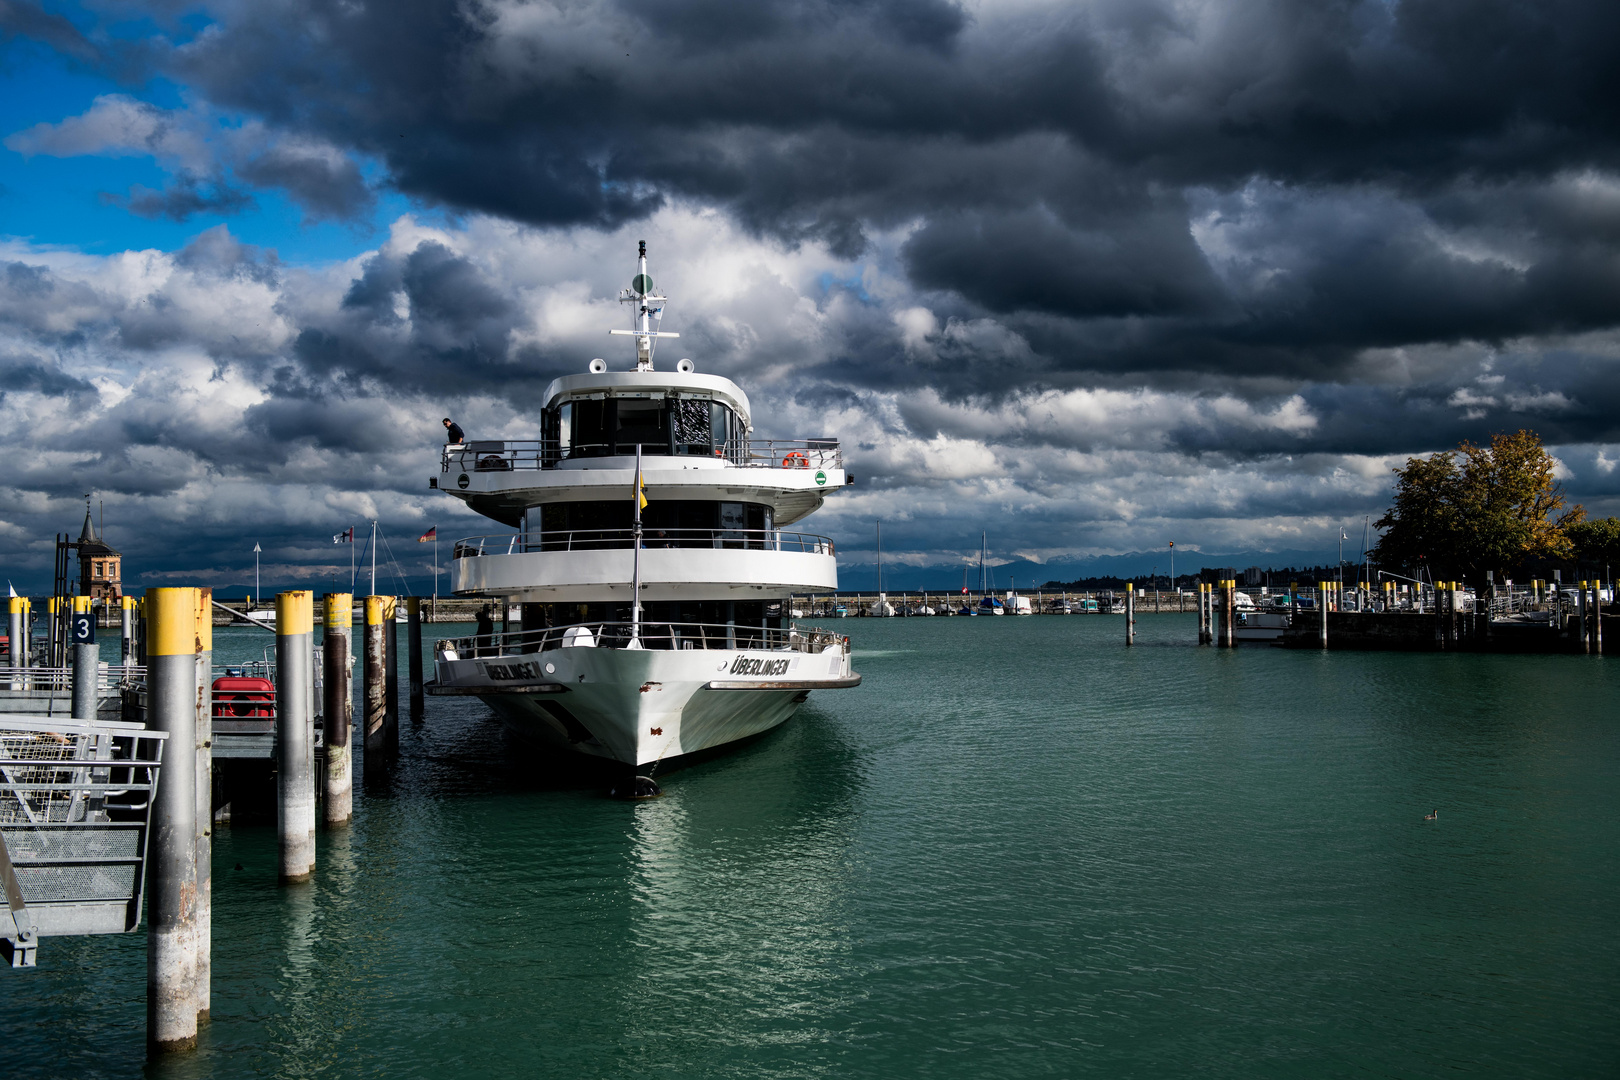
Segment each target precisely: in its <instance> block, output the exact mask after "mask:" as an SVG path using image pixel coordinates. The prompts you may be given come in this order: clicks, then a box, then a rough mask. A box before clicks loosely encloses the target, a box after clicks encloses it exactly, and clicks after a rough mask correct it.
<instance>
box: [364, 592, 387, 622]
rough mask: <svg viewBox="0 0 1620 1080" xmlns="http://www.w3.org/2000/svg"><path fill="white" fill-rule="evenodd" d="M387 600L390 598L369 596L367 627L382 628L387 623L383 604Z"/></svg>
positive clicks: (367, 598) (367, 601)
mask: <svg viewBox="0 0 1620 1080" xmlns="http://www.w3.org/2000/svg"><path fill="white" fill-rule="evenodd" d="M387 599H388V598H387V597H386V596H368V597H366V625H367V626H381V625H382V624H383V622H384V621H385V618H386V617H385V615H384V613H383V602H384V601H386V600H387Z"/></svg>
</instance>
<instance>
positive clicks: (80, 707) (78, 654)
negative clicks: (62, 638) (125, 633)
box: [70, 596, 100, 721]
mask: <svg viewBox="0 0 1620 1080" xmlns="http://www.w3.org/2000/svg"><path fill="white" fill-rule="evenodd" d="M72 600H73V704H72V706H71V708H70V711H71V712H72V714H73V718H74V719H75V720H90V721H94V720H95V718H96V662H97V660H99V659H100V658H99V657H98V656H97V655H96V631H95V620H94V619H91V618H89V616H90V598H89V597H88V596H75V597H73V598H72ZM86 619H88V620H89V622H90V631H89V637H90V640H89V641H80V640H79V633H80V629H81V628H82V626H83V621H84V620H86Z"/></svg>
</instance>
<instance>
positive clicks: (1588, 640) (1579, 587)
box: [1575, 581, 1592, 653]
mask: <svg viewBox="0 0 1620 1080" xmlns="http://www.w3.org/2000/svg"><path fill="white" fill-rule="evenodd" d="M1575 625H1576V626H1577V627H1579V628H1580V634H1579V637H1580V639H1581V652H1583V653H1587V652H1591V651H1592V636H1591V630H1590V628H1588V627H1587V625H1586V582H1584V581H1577V582H1576V583H1575Z"/></svg>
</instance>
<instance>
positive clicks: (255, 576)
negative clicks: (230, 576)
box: [253, 540, 259, 607]
mask: <svg viewBox="0 0 1620 1080" xmlns="http://www.w3.org/2000/svg"><path fill="white" fill-rule="evenodd" d="M253 606H254V607H258V606H259V542H258V541H257V540H255V541H254V542H253Z"/></svg>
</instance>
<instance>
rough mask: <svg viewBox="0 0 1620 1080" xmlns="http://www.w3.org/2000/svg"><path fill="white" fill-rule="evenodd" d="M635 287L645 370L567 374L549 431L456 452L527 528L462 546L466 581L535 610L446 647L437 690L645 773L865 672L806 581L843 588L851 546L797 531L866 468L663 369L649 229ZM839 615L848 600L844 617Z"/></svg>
mask: <svg viewBox="0 0 1620 1080" xmlns="http://www.w3.org/2000/svg"><path fill="white" fill-rule="evenodd" d="M620 299H621V301H624V302H628V303H632V304H634V305H635V306H636V310H637V318H636V324H635V329H634V330H631V331H620V330H614V331H611V333H614V334H626V335H629V336H632V337H634V338H635V343H636V366H635V368H634V370H629V371H609V370H608V369H607V365H606V363H605V361H602V360H593V361H591V364H590V370H589V371H588V372H586V373H584V374H579V375H568V376H564V377H562V378H559V379H556V380H554V381H553V382H552V383H551V385H550V386H549V387H548V388H547V390H546V393H545V395H544V401H545V404H544V407H543V410H542V414H541V416H542V432H541V435H540V437H539V438H538V439H535V440H529V441H523V442H496V441H478V442H467V443H464V444H455V445H451V446H447V447H446V448H445V451H444V456H443V460H442V462H441V468H440V475H439V477H438V478H437V481H436V482H437V486H438V487H439V488H440V489H441V490H444V491H446V492H447V493H448V494H450V495H452V496H455V497H456V498H460V499H462V500H463V501H465V502H466V503H467V505H468V506H470V507H471V508H472V509H474V510H476V511H478V512H479V513H481V514H484V515H485V516H487V517H490V518H493V519H494V520H496V521H499V522H501V523H502V524H504V525H506V526H508V527H509V528H511V529H513V530H514V531H513V532H510V533H503V534H500V535H497V536H479V537H470V538H467V539H463V540H460V541H458V542H457V544H456V547H455V551H454V557H453V560H452V564H451V583H452V588H453V591H454V592H455V593H457V594H458V595H462V596H476V597H489V598H492V599H496V600H499V601H501V602H502V603H501V605H500V606H501V609H502V610H503V611H504V610H505V606H504V605H505V604H506V603H516V604H519V605H521V606H520V608H519V610H520V617H519V620H518V625H517V626H516V627H514V626H513V625H512V622H511V619H510V617H508V618H507V619H505V620H503V624H502V628H501V629H500V630H499V631H494V630H491V631H489V632H487V633H485V634H482V635H478V636H475V637H473V638H463V639H459V640H451V641H441V642H440V643H439V645H438V650H437V655H436V663H435V668H436V676H437V677H436V680H435V682H434V684H433V685H432V687H431V688H430V692H431V693H435V694H441V695H447V694H470V695H474V696H477V697H479V698H481V699H482V700H484V701H485V702H487V703H488V704H489V705H490V706H491V707H492V708H493V709H494V710H495V711H496V712H497V713H498V714H499V715H500V716H501V717H502V719H503V720H505V721H506V722H507V723H508V724H509V725H510V726H512V727H513V728H514V729H516V730H518V731H519V732H521V733H523V734H525V735H529V736H533V737H535V738H538V739H540V740H543V741H545V742H548V743H550V744H552V745H554V746H557V747H560V748H566V749H569V750H573V751H577V752H579V753H582V754H585V755H589V756H593V757H597V758H603V759H608V760H610V761H613V762H618V763H621V764H623V765H625V766H629V767H631V768H633V769H635V770H637V771H650V767H655V766H657V765H658V764H659V763H666V764H667V763H672V762H675V761H676V760H678V759H681V758H685V757H688V756H690V755H692V754H696V753H699V752H706V751H711V750H715V749H718V748H720V747H724V746H726V745H728V744H731V743H735V742H737V741H738V740H741V739H745V738H748V737H750V736H752V735H756V734H759V733H761V732H764V731H767V730H769V729H771V728H773V727H775V726H777V725H778V724H780V723H782V722H783V721H784V720H786V719H787V718H788V717H790V716H791V715H792V714H793V713H794V712H795V711H796V710H797V709H798V707H799V705H800V704H802V703H803V702H804V701H805V699H806V697H807V696H808V695H809V693H810V692H811V691H812V690H818V689H835V688H840V687H850V686H855V685H857V684H858V683H859V682H860V676H859V675H858V674H856V673H855V672H854V670H853V669H852V666H851V661H850V649H849V642H848V639H847V638H844V637H842V636H840V635H838V634H834V633H832V632H831V631H827V630H822V629H816V628H805V627H801V626H799V625H798V624H796V623H795V622H794V621H793V618H792V597H793V596H813V595H816V594H822V593H830V592H833V591H835V590H836V589H837V587H838V568H837V559H836V555H835V548H834V544H833V542H832V540H830V539H829V538H827V537H825V536H817V535H814V534H810V533H804V532H796V531H788V530H786V529H785V528H784V526H787V525H791V524H794V523H796V522H798V521H800V520H802V519H803V518H805V517H806V516H807V515H809V514H811V513H812V512H814V511H815V510H816V509H817V508H819V507H820V506H821V504H822V502H823V501H824V500H825V499H826V498H827V496H828V495H830V494H831V493H833V492H835V491H837V490H839V489H840V488H842V487H844V486H845V485H846V484H848V483H852V482H853V478H851V477H850V476H849V475H848V473H847V472H846V471H845V469H844V461H843V454H842V451H841V449H840V447H839V444H838V441H837V440H836V439H829V438H817V439H804V440H798V441H793V442H784V441H767V440H760V439H755V438H753V430H754V428H753V422H752V410H751V406H750V404H749V401H748V397H747V395H746V394H745V393H744V392H743V391H742V389H741V388H740V387H739V386H738V385H737V384H736V383H734V382H732V381H731V380H730V379H726V378H722V377H720V376H717V375H708V374H700V373H698V372H697V371H696V370H695V366H694V365H693V363H692V362H691V361H690V360H685V359H683V360H681V361H680V362H679V363H678V364H676V365H675V370H674V371H672V372H671V371H656V370H655V369H654V367H653V353H654V347H655V345H656V343H657V341H658V340H660V339H662V338H671V337H677V336H678V335H676V334H671V333H668V332H662V331H658V330H656V329H654V327H653V320H654V318H655V316H656V315H658V314H661V312H662V304H663V301H664V300H665V298H664V297H662V296H659V295H657V294H656V293H655V292H654V290H653V283H652V280H651V278H650V277H649V275H648V273H647V263H646V245H645V244H643V245H642V250H641V255H640V261H639V267H638V273H637V274H636V276H635V278H634V280H633V281H632V284H631V288H630V289H627V290H625V292H624V293H623V294H622V295H621V297H620ZM842 613H843V612H842V611H841V610H840V611H839V612H838V614H842Z"/></svg>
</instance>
